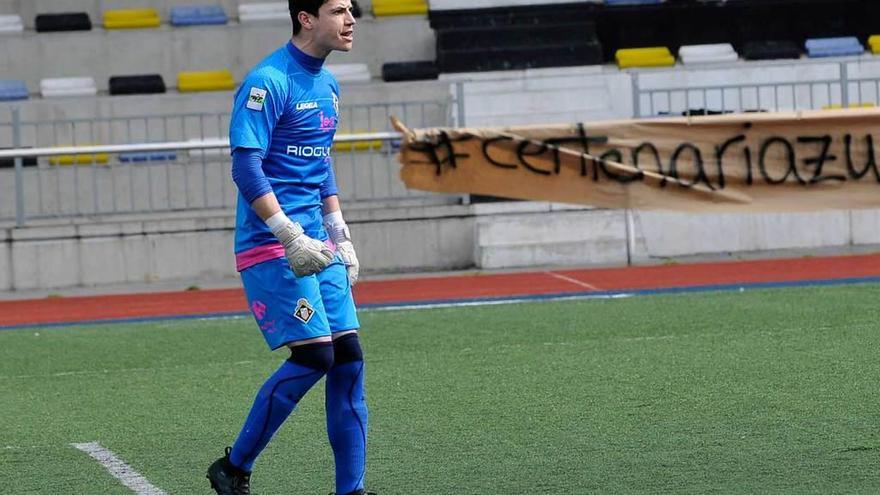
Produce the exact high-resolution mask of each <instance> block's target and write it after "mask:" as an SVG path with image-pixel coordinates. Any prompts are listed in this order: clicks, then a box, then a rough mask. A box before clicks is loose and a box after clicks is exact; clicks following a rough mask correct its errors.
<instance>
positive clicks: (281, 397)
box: [229, 333, 368, 495]
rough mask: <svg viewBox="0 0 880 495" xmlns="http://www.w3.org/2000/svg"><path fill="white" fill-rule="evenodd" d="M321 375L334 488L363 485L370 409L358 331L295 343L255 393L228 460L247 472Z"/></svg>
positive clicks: (343, 490)
mask: <svg viewBox="0 0 880 495" xmlns="http://www.w3.org/2000/svg"><path fill="white" fill-rule="evenodd" d="M331 366H332V367H331ZM328 368H329V370H328ZM325 374H326V376H327V383H326V403H325V405H326V413H327V437H328V439H329V440H330V446H331V447H332V449H333V457H334V460H335V462H336V493H338V494H340V495H343V494H348V493H351V492H356V491H357V490H361V489H363V487H364V474H365V471H366V468H365V465H366V451H367V420H368V413H367V403H366V399H365V396H364V361H363V354H362V352H361V348H360V342H359V341H358V335H357V334H356V333H352V334H346V335H343V336H342V337H339V338H338V339H336V340H335V341H334V342H333V344H332V345H331V344H330V343H329V342H327V343H321V344H308V345H305V346H298V347H294V348H293V351H292V352H291V358H290V359H289V360H288V361H285V362H284V364H282V365H281V367H280V368H278V370H277V371H276V372H275V373H274V374H273V375H272V376H271V377H269V379H268V380H266V383H264V384H263V386H262V387H261V388H260V391H259V393H257V397H256V399H254V405H253V407H252V408H251V411H250V414H248V417H247V420H246V421H245V423H244V427H242V430H241V433H239V435H238V439H237V440H236V441H235V444H233V446H232V452H231V453H230V455H229V460H230V462H232V464H233V465H234V466H236V467H238V468H239V469H242V470H244V471H248V472H250V471H251V470H252V469H253V465H254V460H256V458H257V456H258V455H259V454H260V452H262V451H263V449H264V448H265V447H266V445H267V444H268V443H269V440H270V439H271V438H272V436H273V435H274V434H275V432H276V431H277V430H278V428H279V427H280V426H281V424H282V423H284V420H285V419H287V417H288V416H289V415H290V413H291V412H292V411H293V410H294V408H295V407H296V404H297V403H298V402H299V401H300V399H302V397H303V396H304V395H305V394H306V392H308V391H309V389H311V388H312V386H314V385H315V383H317V382H318V380H320V379H321V377H322V376H324V375H325Z"/></svg>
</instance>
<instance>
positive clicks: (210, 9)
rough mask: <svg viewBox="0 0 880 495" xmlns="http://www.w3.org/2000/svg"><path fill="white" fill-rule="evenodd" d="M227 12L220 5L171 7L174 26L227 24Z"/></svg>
mask: <svg viewBox="0 0 880 495" xmlns="http://www.w3.org/2000/svg"><path fill="white" fill-rule="evenodd" d="M228 20H229V19H228V18H227V17H226V12H224V11H223V7H221V6H219V5H180V6H177V7H171V25H172V26H204V25H209V24H226V23H227V22H228Z"/></svg>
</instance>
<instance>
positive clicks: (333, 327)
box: [241, 255, 360, 350]
mask: <svg viewBox="0 0 880 495" xmlns="http://www.w3.org/2000/svg"><path fill="white" fill-rule="evenodd" d="M241 282H242V284H243V285H244V292H245V295H246V296H247V302H248V307H249V308H250V310H251V313H253V315H254V318H256V320H257V325H258V326H259V327H260V331H261V332H262V334H263V338H264V339H266V344H268V345H269V348H270V349H273V350H274V349H277V348H279V347H281V346H283V345H285V344H288V343H290V342H294V341H297V340H305V339H312V338H315V337H323V336H329V335H330V334H331V333H333V332H341V331H343V330H354V329H357V328H359V327H360V323H359V322H358V318H357V311H356V309H355V305H354V298H353V297H352V294H351V284H349V282H348V274H347V273H346V270H345V265H344V264H343V263H342V260H340V259H339V256H338V255H337V256H336V258H335V259H334V260H333V262H332V263H331V264H330V266H328V267H327V268H325V269H324V270H322V271H321V272H319V273H317V274H315V275H309V276H307V277H301V278H297V277H296V276H295V275H294V274H293V271H292V270H291V269H290V265H289V264H288V262H287V258H276V259H273V260H269V261H264V262H262V263H258V264H256V265H254V266H252V267H250V268H247V269H245V270H243V271H242V272H241Z"/></svg>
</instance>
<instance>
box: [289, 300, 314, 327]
mask: <svg viewBox="0 0 880 495" xmlns="http://www.w3.org/2000/svg"><path fill="white" fill-rule="evenodd" d="M314 314H315V308H313V307H312V305H311V304H309V301H308V300H306V298H301V299H300V300H299V301H297V302H296V310H295V311H294V312H293V317H294V318H296V319H297V320H299V321H301V322H303V323H308V322H309V320H311V319H312V316H313V315H314Z"/></svg>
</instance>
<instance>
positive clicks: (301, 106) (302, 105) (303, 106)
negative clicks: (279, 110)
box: [296, 101, 318, 110]
mask: <svg viewBox="0 0 880 495" xmlns="http://www.w3.org/2000/svg"><path fill="white" fill-rule="evenodd" d="M315 108H318V102H317V101H301V102H299V103H297V104H296V109H297V110H312V109H315Z"/></svg>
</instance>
